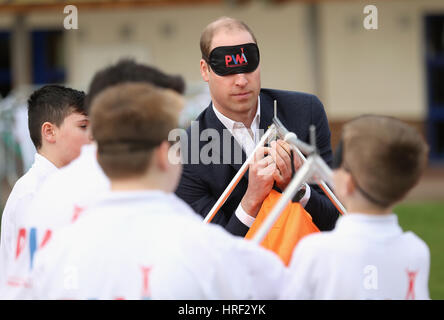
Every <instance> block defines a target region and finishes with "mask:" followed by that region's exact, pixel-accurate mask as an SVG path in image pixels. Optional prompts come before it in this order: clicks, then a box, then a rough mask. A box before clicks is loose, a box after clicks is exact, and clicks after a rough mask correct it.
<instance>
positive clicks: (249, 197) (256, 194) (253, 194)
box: [241, 147, 276, 217]
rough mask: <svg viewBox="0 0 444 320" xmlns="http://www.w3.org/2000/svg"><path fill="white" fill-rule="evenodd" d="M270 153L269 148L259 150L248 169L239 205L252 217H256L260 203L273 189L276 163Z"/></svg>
mask: <svg viewBox="0 0 444 320" xmlns="http://www.w3.org/2000/svg"><path fill="white" fill-rule="evenodd" d="M270 152H271V148H267V147H262V148H259V149H258V150H257V152H256V153H255V155H254V160H253V163H251V164H250V167H249V173H248V188H247V191H246V192H245V195H244V197H243V198H242V201H241V205H242V208H243V209H244V211H245V212H246V213H248V215H250V216H252V217H256V216H257V214H258V212H259V210H260V208H261V206H262V202H263V201H264V199H265V198H266V197H267V196H268V194H269V193H270V191H271V189H272V188H273V184H274V177H273V174H274V172H275V170H276V163H275V162H274V161H273V157H272V156H271V155H270Z"/></svg>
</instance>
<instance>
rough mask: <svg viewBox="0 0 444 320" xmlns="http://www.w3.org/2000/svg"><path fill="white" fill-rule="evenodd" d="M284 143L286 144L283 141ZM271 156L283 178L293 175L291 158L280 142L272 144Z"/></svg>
mask: <svg viewBox="0 0 444 320" xmlns="http://www.w3.org/2000/svg"><path fill="white" fill-rule="evenodd" d="M281 141H282V140H281ZM283 143H285V142H284V141H283ZM271 146H272V148H271V151H270V152H271V155H272V156H273V159H274V161H275V162H276V165H277V167H278V168H279V170H280V172H281V174H282V176H284V177H287V176H290V175H291V158H290V156H289V154H288V153H287V151H286V149H284V147H283V146H282V145H281V144H280V143H279V140H278V142H275V141H273V142H272V144H271Z"/></svg>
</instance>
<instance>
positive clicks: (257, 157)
mask: <svg viewBox="0 0 444 320" xmlns="http://www.w3.org/2000/svg"><path fill="white" fill-rule="evenodd" d="M270 151H271V148H269V147H261V148H258V149H257V150H256V152H255V154H254V162H258V161H261V160H262V159H264V158H265V157H266V156H267V155H269V154H270Z"/></svg>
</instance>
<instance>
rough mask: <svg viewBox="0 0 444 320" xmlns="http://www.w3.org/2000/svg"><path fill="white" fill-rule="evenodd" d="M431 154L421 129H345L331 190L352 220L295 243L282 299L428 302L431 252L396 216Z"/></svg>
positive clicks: (380, 125) (361, 121) (358, 123)
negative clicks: (400, 203) (397, 208)
mask: <svg viewBox="0 0 444 320" xmlns="http://www.w3.org/2000/svg"><path fill="white" fill-rule="evenodd" d="M427 152H428V147H427V145H426V143H425V142H424V141H423V139H422V137H421V136H420V135H419V134H418V133H417V132H416V130H414V129H413V128H411V127H409V126H408V125H406V124H404V123H403V122H401V121H399V120H396V119H394V118H390V117H384V116H362V117H359V118H357V119H355V120H352V121H350V122H349V123H347V124H346V125H345V126H344V128H343V134H342V140H341V142H340V144H339V147H338V150H337V152H336V155H335V158H336V159H335V160H336V161H335V162H336V167H337V168H336V170H335V171H334V187H335V188H334V189H335V192H336V194H337V196H338V197H339V199H340V200H341V201H342V202H343V203H344V204H345V206H346V208H347V211H348V212H349V213H348V214H347V215H345V216H343V217H341V218H340V219H339V220H338V222H337V224H336V227H335V229H334V230H333V231H330V232H323V233H319V234H315V235H310V236H307V237H306V238H304V239H303V240H302V241H301V242H300V243H299V244H298V246H297V247H296V248H295V250H294V253H293V256H292V261H291V264H290V273H291V277H292V280H291V281H289V282H288V285H287V286H286V288H285V290H284V292H283V294H282V296H281V297H282V298H284V299H429V291H428V279H429V268H430V253H429V249H428V247H427V245H426V244H425V243H424V241H422V240H421V239H420V238H419V237H418V236H416V235H415V234H414V233H412V232H403V231H402V229H401V227H400V226H399V224H398V220H397V216H396V215H395V214H394V213H393V207H394V205H395V204H396V203H397V202H398V201H400V200H401V199H402V198H403V197H404V196H405V195H406V194H407V192H408V191H409V190H410V189H412V187H413V186H414V185H415V184H416V183H417V182H418V181H419V179H420V176H421V174H422V173H423V171H424V168H425V166H426V162H427ZM419 214H420V213H419Z"/></svg>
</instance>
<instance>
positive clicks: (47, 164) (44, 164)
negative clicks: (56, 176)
mask: <svg viewBox="0 0 444 320" xmlns="http://www.w3.org/2000/svg"><path fill="white" fill-rule="evenodd" d="M34 164H35V165H37V166H38V168H39V170H40V171H42V172H43V173H50V172H52V171H56V170H58V168H57V167H56V166H55V165H54V164H53V163H52V162H51V161H49V160H48V159H46V158H45V157H44V156H42V155H41V154H39V153H36V154H35V156H34Z"/></svg>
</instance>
